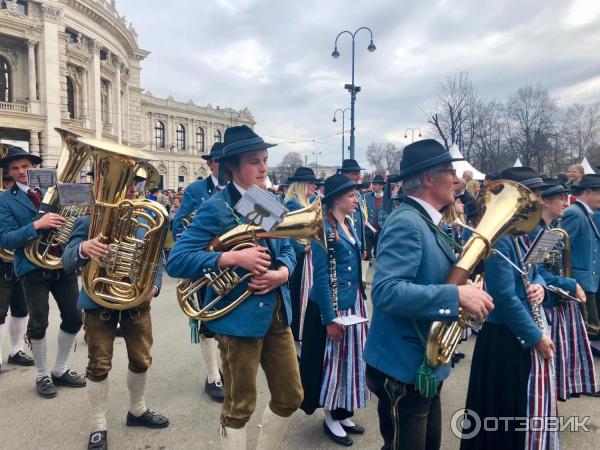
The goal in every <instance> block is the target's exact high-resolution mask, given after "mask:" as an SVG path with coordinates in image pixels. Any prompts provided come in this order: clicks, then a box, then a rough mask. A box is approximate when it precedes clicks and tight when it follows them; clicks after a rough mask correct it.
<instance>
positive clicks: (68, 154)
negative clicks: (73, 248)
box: [25, 128, 90, 270]
mask: <svg viewBox="0 0 600 450" xmlns="http://www.w3.org/2000/svg"><path fill="white" fill-rule="evenodd" d="M55 130H56V131H57V132H58V133H59V134H60V137H61V141H62V149H61V151H60V155H59V157H58V162H57V163H56V180H57V183H75V182H77V181H79V176H80V174H81V170H82V169H83V167H84V165H85V164H86V163H87V161H88V159H89V157H90V155H89V152H88V150H87V148H86V147H85V146H83V145H81V144H80V143H79V142H78V141H77V138H78V137H79V135H78V134H75V133H73V132H71V131H68V130H65V129H63V128H55ZM86 208H87V207H86V206H62V207H61V206H60V199H59V196H58V188H57V187H56V186H52V187H50V188H48V190H47V191H46V194H44V199H43V200H42V204H41V206H40V210H39V212H38V216H41V215H43V214H45V213H48V212H53V213H56V214H60V215H61V216H63V218H64V219H65V223H64V224H63V225H62V226H61V227H60V228H56V229H54V230H48V231H47V232H44V233H42V236H41V237H39V238H37V239H36V240H34V241H32V242H30V243H29V244H27V246H26V247H25V255H26V256H27V258H28V259H29V260H30V261H31V262H32V263H33V264H35V265H36V266H38V267H41V268H42V269H50V270H52V269H60V268H62V263H61V262H60V257H61V255H62V249H61V246H63V245H66V244H68V243H69V239H70V238H71V232H72V231H73V225H74V224H75V220H77V218H78V217H79V216H82V215H83V214H84V213H85V210H86Z"/></svg>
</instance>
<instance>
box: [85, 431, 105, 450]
mask: <svg viewBox="0 0 600 450" xmlns="http://www.w3.org/2000/svg"><path fill="white" fill-rule="evenodd" d="M88 450H108V437H107V435H106V430H103V431H94V432H93V433H91V434H90V440H89V441H88Z"/></svg>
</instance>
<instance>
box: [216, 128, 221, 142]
mask: <svg viewBox="0 0 600 450" xmlns="http://www.w3.org/2000/svg"><path fill="white" fill-rule="evenodd" d="M222 139H223V135H222V134H221V130H215V142H222Z"/></svg>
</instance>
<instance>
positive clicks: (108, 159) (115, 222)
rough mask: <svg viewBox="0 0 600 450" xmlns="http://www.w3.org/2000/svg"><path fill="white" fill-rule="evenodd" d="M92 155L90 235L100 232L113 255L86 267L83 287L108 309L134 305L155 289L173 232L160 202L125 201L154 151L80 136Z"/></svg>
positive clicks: (147, 296)
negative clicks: (163, 253) (92, 178)
mask: <svg viewBox="0 0 600 450" xmlns="http://www.w3.org/2000/svg"><path fill="white" fill-rule="evenodd" d="M79 142H81V143H82V144H84V145H85V146H87V147H88V148H89V149H90V151H91V154H92V161H93V167H94V185H93V192H94V199H95V202H94V204H93V205H92V208H91V220H90V230H89V234H88V236H89V238H90V239H91V238H94V237H97V236H98V235H102V236H104V237H105V243H106V244H107V245H108V248H109V253H108V255H107V256H106V257H104V258H102V259H101V260H100V261H94V260H90V261H89V262H88V263H87V264H86V265H85V266H84V268H83V270H82V282H83V287H84V289H85V291H86V292H87V293H88V295H89V296H90V297H91V298H92V300H93V301H94V302H95V303H97V304H99V305H100V306H103V307H105V308H108V309H116V310H123V309H129V308H134V307H136V306H138V305H140V304H141V303H143V302H144V301H145V300H146V299H148V298H149V297H150V295H151V293H152V288H153V287H154V278H155V276H156V271H157V270H158V269H159V267H160V264H162V261H161V259H162V251H163V246H164V242H165V238H166V236H167V233H168V231H169V216H168V213H167V211H166V210H165V208H164V207H163V206H162V205H161V204H159V203H158V202H153V201H151V200H147V199H136V200H128V199H126V196H127V191H128V189H129V186H130V184H131V183H132V182H133V178H134V176H135V175H136V173H137V172H138V170H140V168H141V167H142V166H143V167H145V168H146V169H148V166H147V165H146V163H147V162H148V160H150V159H152V155H150V154H148V153H145V152H142V151H139V150H134V149H130V148H128V147H125V146H121V145H117V144H113V143H108V142H102V141H96V140H91V139H79Z"/></svg>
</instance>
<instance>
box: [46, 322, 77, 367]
mask: <svg viewBox="0 0 600 450" xmlns="http://www.w3.org/2000/svg"><path fill="white" fill-rule="evenodd" d="M76 337H77V334H71V333H65V332H64V331H63V330H58V350H57V351H56V361H55V362H54V367H53V368H52V375H54V376H55V377H60V376H61V375H63V374H64V373H65V372H66V371H67V362H68V361H69V355H70V354H71V350H72V349H73V343H74V342H75V338H76Z"/></svg>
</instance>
